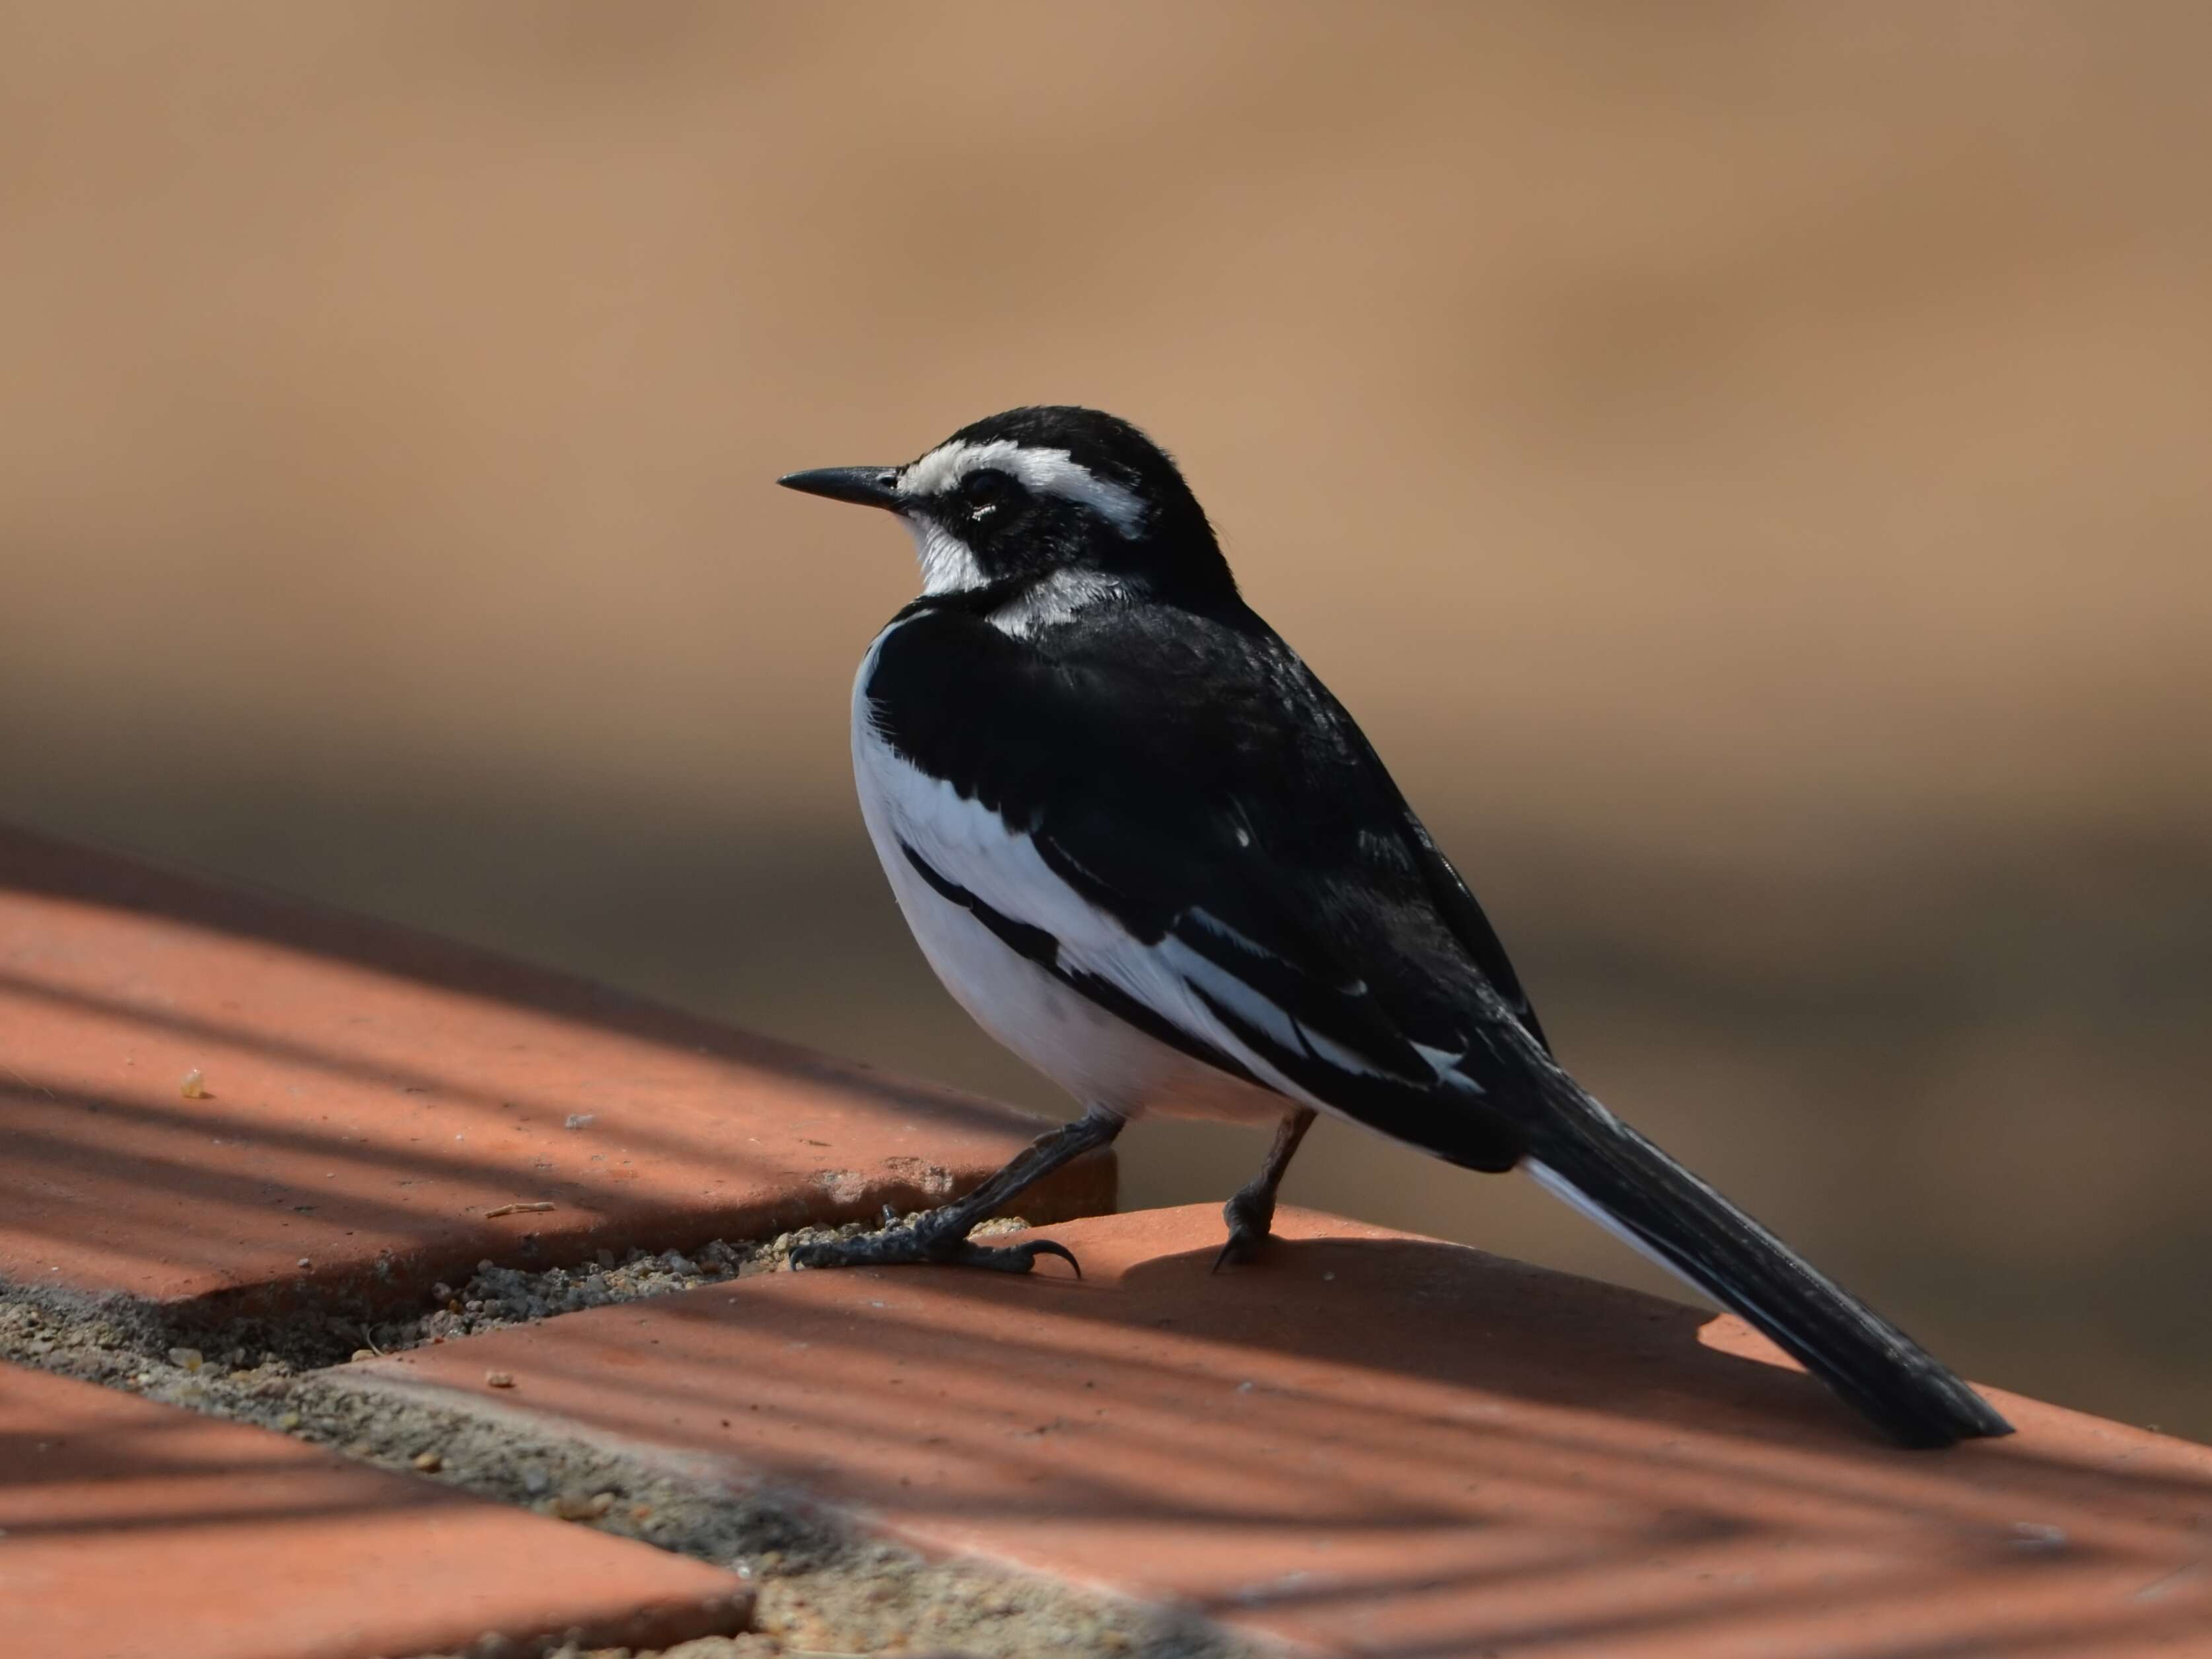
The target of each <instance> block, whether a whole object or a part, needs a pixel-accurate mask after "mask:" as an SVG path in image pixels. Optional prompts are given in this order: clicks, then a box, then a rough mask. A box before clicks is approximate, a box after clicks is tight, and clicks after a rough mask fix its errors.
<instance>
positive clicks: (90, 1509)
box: [0, 1367, 750, 1659]
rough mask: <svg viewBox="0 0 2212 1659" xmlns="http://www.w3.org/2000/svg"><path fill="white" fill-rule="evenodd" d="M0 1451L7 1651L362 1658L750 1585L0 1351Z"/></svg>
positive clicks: (684, 1609)
mask: <svg viewBox="0 0 2212 1659" xmlns="http://www.w3.org/2000/svg"><path fill="white" fill-rule="evenodd" d="M749 1601H750V1592H749V1591H748V1590H747V1589H746V1588H745V1586H744V1584H743V1583H742V1582H741V1581H739V1580H738V1578H736V1577H734V1576H732V1575H731V1574H728V1573H725V1572H721V1571H717V1570H716V1569H714V1568H712V1567H708V1566H706V1565H704V1564H701V1563H699V1562H696V1561H691V1560H687V1559H685V1558H683V1557H680V1556H674V1555H669V1554H665V1553H664V1552H661V1551H659V1550H654V1549H649V1548H647V1546H644V1545H642V1544H633V1543H629V1542H628V1541H626V1540H622V1539H618V1538H609V1537H607V1536H605V1534H600V1533H597V1532H593V1531H592V1530H590V1529H589V1528H582V1527H575V1526H570V1525H568V1524H566V1523H564V1522H559V1521H551V1520H546V1519H544V1518H542V1517H540V1516H535V1515H532V1514H529V1513H527V1512H526V1511H524V1510H514V1509H507V1508H504V1507H502V1506H501V1505H498V1504H495V1503H484V1502H483V1501H481V1500H479V1499H476V1498H472V1497H465V1496H464V1495H462V1494H460V1493H458V1492H453V1491H447V1490H446V1489H445V1488H443V1487H441V1486H439V1485H435V1484H434V1483H432V1482H429V1481H424V1480H410V1479H404V1478H402V1477H400V1476H398V1475H392V1474H386V1473H381V1472H380V1471H378V1470H374V1469H370V1468H367V1467H363V1466H362V1465H360V1464H358V1463H354V1462H350V1461H348V1460H346V1459H344V1458H342V1457H336V1456H333V1455H331V1454H330V1453H327V1452H321V1451H317V1450H315V1449H312V1448H310V1447H307V1446H302V1445H301V1444H299V1443H297V1442H295V1441H293V1440H291V1439H289V1438H288V1437H287V1436H283V1435H279V1434H272V1433H270V1432H268V1431H266V1430H260V1429H249V1428H244V1427H240V1425H238V1424H229V1423H222V1422H218V1421H216V1420H215V1419H214V1418H206V1417H200V1416H197V1415H195V1414H193V1413H191V1412H183V1411H179V1410H177V1409H176V1408H174V1407H173V1406H157V1405H155V1404H153V1403H151V1402H150V1401H148V1400H137V1399H133V1398H132V1397H131V1396H130V1395H128V1394H118V1393H115V1392H112V1391H111V1390H108V1389H104V1388H94V1387H92V1386H90V1385H89V1384H87V1383H82V1382H70V1381H64V1380H63V1379H61V1378H58V1377H52V1376H45V1375H40V1374H38V1373H36V1372H30V1371H22V1370H17V1369H13V1368H5V1367H0V1610H4V1611H0V1626H4V1628H5V1630H6V1638H5V1644H4V1645H5V1647H6V1650H7V1651H8V1652H9V1653H10V1654H22V1655H26V1656H29V1655H37V1656H40V1659H374V1656H377V1655H395V1656H396V1655H404V1654H410V1653H422V1652H427V1651H430V1650H439V1649H447V1650H453V1649H459V1648H463V1647H466V1646H470V1645H472V1644H476V1643H477V1641H478V1640H479V1639H480V1638H482V1637H483V1636H484V1635H485V1634H486V1633H488V1632H496V1633H498V1634H500V1635H501V1636H505V1637H507V1638H510V1639H512V1640H514V1641H516V1642H522V1641H526V1640H527V1639H528V1638H533V1637H545V1636H553V1635H557V1634H558V1633H560V1632H563V1631H566V1630H568V1629H570V1628H572V1627H574V1628H578V1629H580V1630H581V1631H582V1632H584V1633H585V1634H586V1637H587V1638H591V1639H592V1640H595V1641H599V1642H604V1643H610V1644H611V1643H617V1642H619V1643H624V1644H630V1645H634V1646H644V1645H647V1644H656V1645H657V1644H664V1643H670V1642H679V1641H684V1640H687V1639H689V1638H693V1637H702V1636H712V1635H728V1634H732V1633H734V1632H738V1631H742V1630H743V1629H744V1628H745V1609H746V1607H747V1604H748V1602H749ZM519 1650H520V1649H517V1651H519Z"/></svg>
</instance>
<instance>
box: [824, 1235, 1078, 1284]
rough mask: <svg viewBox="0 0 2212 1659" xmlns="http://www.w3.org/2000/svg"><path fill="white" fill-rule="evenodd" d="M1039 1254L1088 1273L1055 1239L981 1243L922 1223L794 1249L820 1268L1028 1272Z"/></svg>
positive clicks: (1071, 1253) (1066, 1248)
mask: <svg viewBox="0 0 2212 1659" xmlns="http://www.w3.org/2000/svg"><path fill="white" fill-rule="evenodd" d="M1039 1256H1058V1257H1059V1258H1060V1259H1061V1260H1062V1261H1064V1262H1066V1264H1067V1265H1068V1266H1070V1267H1072V1268H1073V1269H1074V1270H1075V1277H1076V1278H1082V1277H1083V1264H1082V1263H1081V1262H1079V1261H1078V1260H1076V1259H1075V1253H1074V1252H1073V1250H1070V1249H1069V1248H1068V1247H1066V1245H1064V1244H1061V1243H1060V1242H1058V1241H1055V1240H1053V1239H1028V1240H1024V1241H1023V1242H1022V1243H1019V1244H998V1245H993V1244H977V1243H975V1242H974V1241H972V1240H970V1239H969V1238H967V1237H965V1236H961V1237H952V1236H949V1235H939V1236H932V1235H930V1234H928V1233H927V1232H925V1231H924V1230H923V1229H920V1228H915V1227H895V1228H892V1229H890V1230H889V1231H887V1232H882V1233H869V1234H865V1235H862V1236H861V1237H860V1238H856V1239H831V1240H826V1241H823V1242H821V1243H818V1244H802V1245H800V1246H799V1247H798V1248H797V1249H795V1250H793V1252H792V1253H791V1265H792V1266H793V1267H799V1268H805V1269H807V1270H808V1271H810V1272H811V1271H816V1270H818V1269H821V1268H824V1267H895V1266H906V1265H908V1264H921V1263H928V1264H932V1265H934V1266H940V1267H987V1268H990V1269H992V1270H994V1272H1001V1273H1026V1272H1029V1271H1030V1268H1032V1267H1033V1266H1036V1259H1037V1258H1038V1257H1039Z"/></svg>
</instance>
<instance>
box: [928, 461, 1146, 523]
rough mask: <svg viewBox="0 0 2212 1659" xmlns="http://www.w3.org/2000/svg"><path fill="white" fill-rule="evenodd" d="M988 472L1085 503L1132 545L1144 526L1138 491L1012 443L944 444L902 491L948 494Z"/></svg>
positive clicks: (1043, 493) (1075, 463)
mask: <svg viewBox="0 0 2212 1659" xmlns="http://www.w3.org/2000/svg"><path fill="white" fill-rule="evenodd" d="M982 467H992V468H995V469H996V470H998V471H999V472H1001V473H1008V474H1010V475H1011V476H1012V477H1014V478H1017V479H1020V480H1021V481H1022V483H1023V484H1024V485H1026V486H1027V487H1028V488H1029V489H1030V491H1032V492H1034V493H1036V494H1037V495H1041V496H1058V497H1061V499H1063V500H1066V501H1074V502H1080V503H1082V504H1083V505H1084V506H1085V507H1088V508H1090V509H1091V511H1093V512H1094V513H1097V515H1099V517H1101V518H1103V519H1104V520H1105V521H1107V522H1108V523H1109V524H1110V525H1112V526H1113V527H1114V528H1115V529H1116V530H1119V531H1120V532H1121V534H1122V535H1123V536H1124V537H1125V538H1127V539H1130V540H1134V539H1135V537H1136V534H1137V531H1138V528H1139V525H1140V524H1141V523H1142V522H1143V521H1144V516H1145V503H1144V502H1143V500H1142V498H1140V497H1139V496H1138V494H1137V492H1136V491H1133V490H1131V489H1128V488H1127V487H1126V486H1124V485H1119V484H1116V483H1115V482H1114V481H1113V480H1112V479H1103V478H1100V477H1099V476H1098V475H1097V473H1094V472H1092V471H1091V469H1090V468H1089V467H1085V466H1083V465H1082V464H1081V463H1080V462H1079V461H1078V460H1076V459H1075V457H1074V456H1073V455H1071V454H1068V452H1067V451H1066V450H1065V449H1041V448H1033V447H1031V446H1030V445H1027V444H1020V443H1016V442H1014V441H1013V440H1012V438H995V439H994V440H993V441H992V442H989V443H969V442H963V441H961V440H957V439H956V440H955V441H954V442H951V443H943V444H939V446H938V447H937V448H934V449H933V450H931V451H930V452H929V453H928V454H926V455H924V456H923V457H922V458H921V460H918V461H916V462H915V464H914V465H913V466H911V467H908V468H907V469H906V471H905V472H903V473H900V474H899V481H898V492H899V494H901V495H902V496H916V497H925V496H936V495H942V494H944V493H945V491H948V490H951V489H952V488H954V487H955V486H956V485H958V484H959V482H960V480H961V479H964V478H966V477H967V476H968V474H969V473H973V472H975V471H977V470H978V469H979V468H982Z"/></svg>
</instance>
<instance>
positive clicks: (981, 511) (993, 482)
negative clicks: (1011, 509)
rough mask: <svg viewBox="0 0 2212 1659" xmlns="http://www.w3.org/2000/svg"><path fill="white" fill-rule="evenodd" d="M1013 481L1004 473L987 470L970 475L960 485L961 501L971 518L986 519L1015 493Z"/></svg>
mask: <svg viewBox="0 0 2212 1659" xmlns="http://www.w3.org/2000/svg"><path fill="white" fill-rule="evenodd" d="M1015 490H1016V485H1015V484H1014V481H1013V479H1010V478H1008V477H1007V476H1006V474H1005V473H1000V472H997V471H994V470H992V469H990V468H985V469H984V470H983V471H981V472H980V473H969V475H968V477H967V479H965V480H964V481H963V483H962V484H961V485H960V500H961V502H962V503H963V505H964V506H965V507H966V508H967V509H968V515H969V517H970V518H986V517H987V516H989V515H990V514H991V513H992V512H993V511H994V510H995V509H997V508H998V507H1000V505H1002V504H1003V503H1006V502H1007V501H1009V500H1011V499H1012V497H1013V496H1014V493H1015Z"/></svg>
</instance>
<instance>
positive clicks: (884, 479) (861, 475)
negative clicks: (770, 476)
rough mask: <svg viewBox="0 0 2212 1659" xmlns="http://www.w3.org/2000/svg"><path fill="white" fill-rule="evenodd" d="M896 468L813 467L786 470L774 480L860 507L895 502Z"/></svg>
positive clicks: (896, 491) (790, 488)
mask: <svg viewBox="0 0 2212 1659" xmlns="http://www.w3.org/2000/svg"><path fill="white" fill-rule="evenodd" d="M898 475H899V469H898V468H897V467H816V468H815V469H814V470H813V471H812V472H811V473H785V474H784V475H783V476H782V477H781V478H780V479H777V480H776V482H777V483H778V484H781V485H782V486H783V487H784V488H785V489H787V490H798V491H802V492H804V493H805V494H806V495H810V496H827V497H829V499H830V500H832V501H851V502H857V503H860V505H861V506H863V507H896V506H897V505H898V490H897V485H898Z"/></svg>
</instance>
